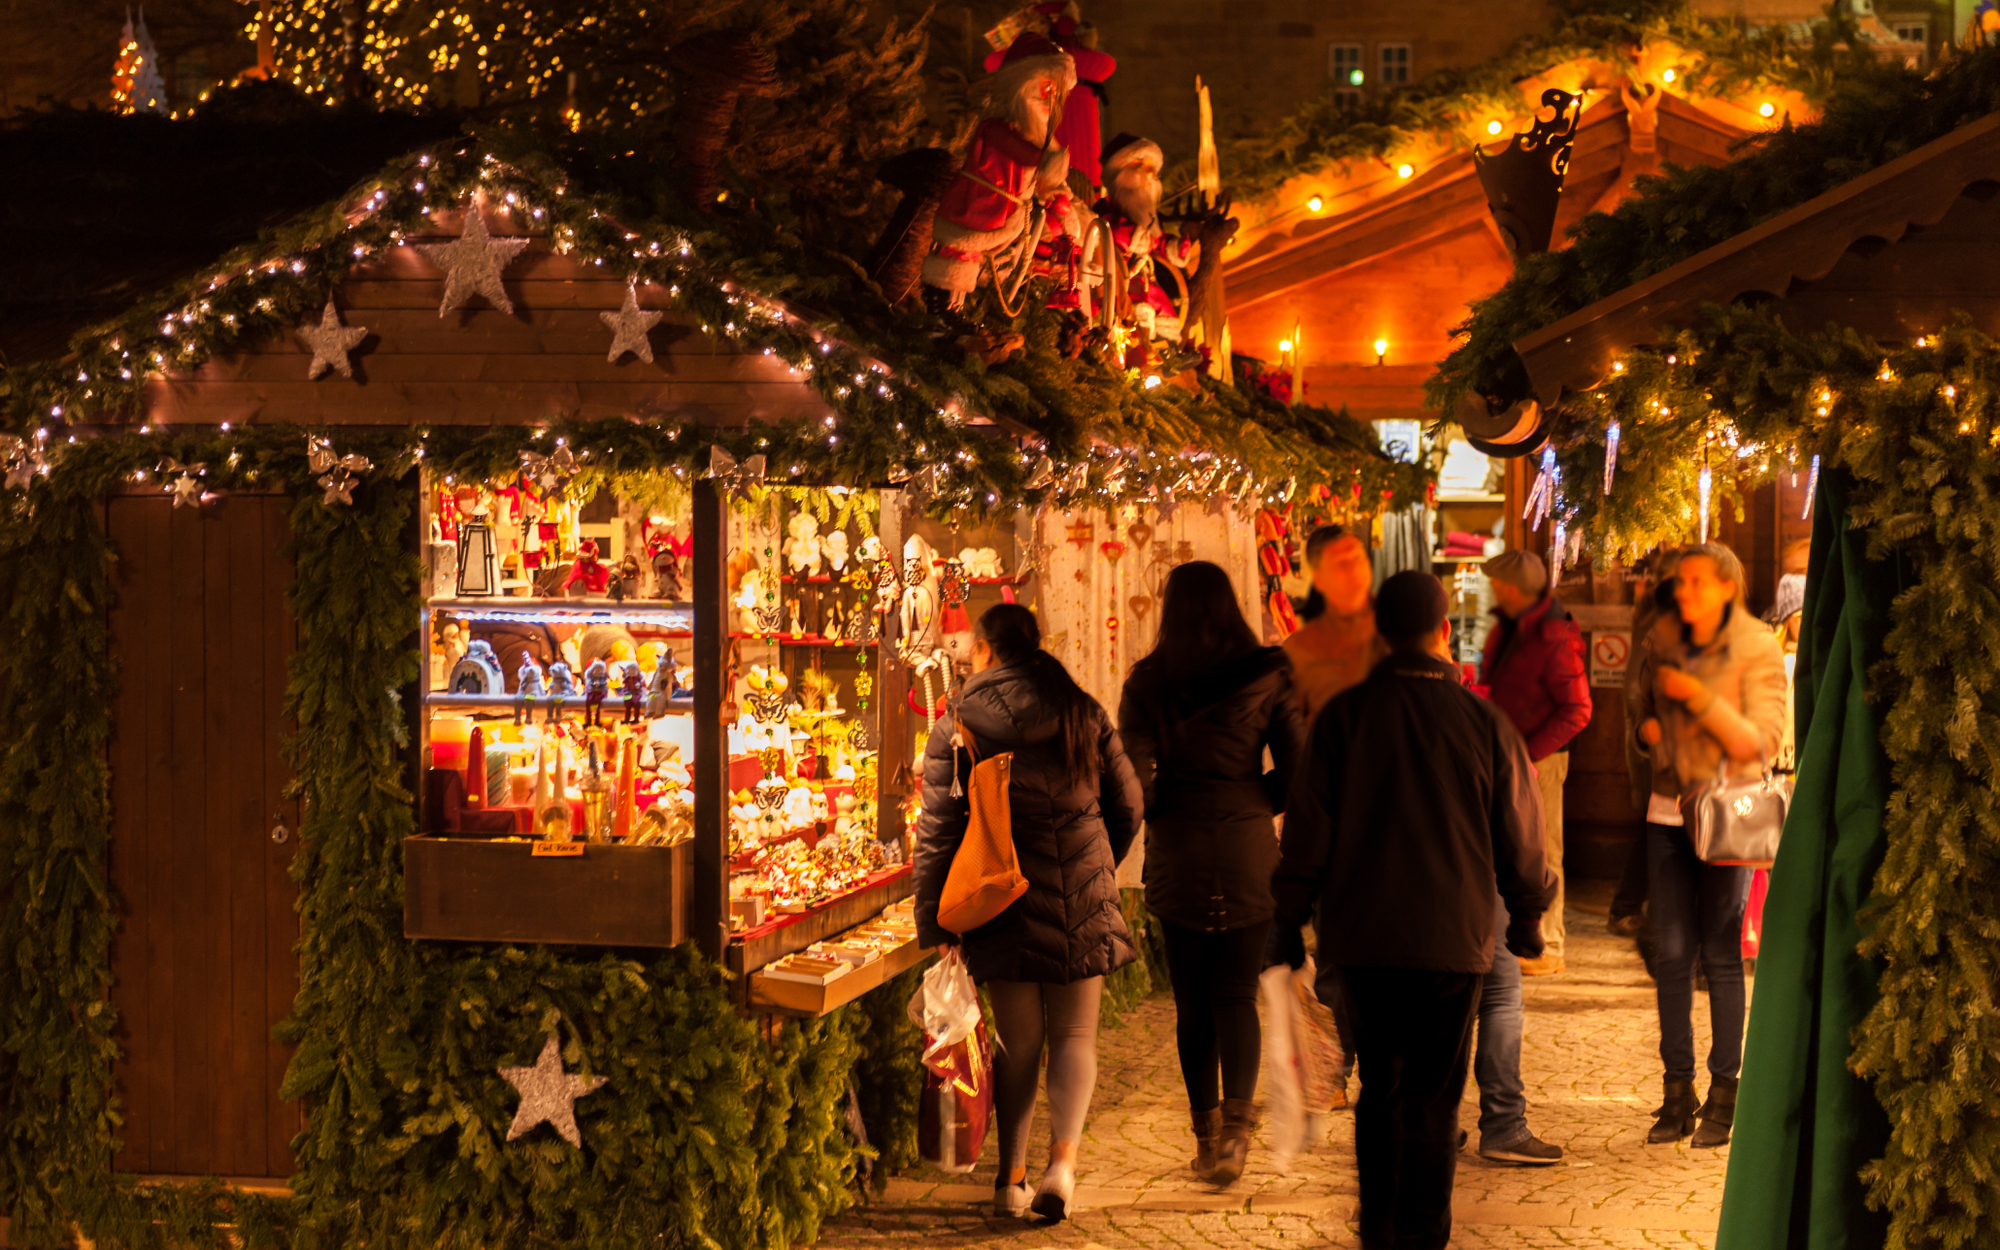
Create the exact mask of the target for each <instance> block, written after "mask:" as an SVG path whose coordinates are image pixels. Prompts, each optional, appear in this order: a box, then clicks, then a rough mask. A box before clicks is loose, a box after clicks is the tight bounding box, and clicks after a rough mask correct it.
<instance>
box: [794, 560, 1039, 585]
mask: <svg viewBox="0 0 2000 1250" xmlns="http://www.w3.org/2000/svg"><path fill="white" fill-rule="evenodd" d="M939 563H942V561H940V562H939ZM852 576H853V575H852V574H846V575H843V576H840V577H829V576H827V575H826V574H824V573H821V574H817V575H809V576H807V577H804V578H799V577H795V576H793V575H792V574H790V573H781V574H779V576H778V581H779V582H780V583H781V584H783V585H786V586H797V585H806V586H851V585H853V582H852V581H850V580H849V579H850V578H851V577H852ZM1030 576H1032V574H1031V573H1029V572H1028V571H1026V570H1023V571H1022V572H1020V573H1011V574H1003V575H1002V576H999V577H968V578H966V579H965V581H966V584H967V585H971V586H1025V585H1027V584H1028V578H1029V577H1030Z"/></svg>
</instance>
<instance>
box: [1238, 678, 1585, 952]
mask: <svg viewBox="0 0 2000 1250" xmlns="http://www.w3.org/2000/svg"><path fill="white" fill-rule="evenodd" d="M1496 888H1497V890H1498V893H1499V896H1500V898H1501V899H1504V900H1505V901H1506V904H1507V912H1508V914H1509V916H1510V917H1512V918H1513V920H1514V921H1516V922H1526V921H1527V920H1529V919H1530V918H1532V917H1536V916H1540V915H1541V914H1542V912H1543V910H1544V909H1545V908H1547V906H1548V904H1549V900H1550V899H1552V898H1554V897H1555V889H1556V881H1555V876H1554V874H1552V873H1550V872H1549V870H1548V863H1547V860H1546V858H1545V856H1544V854H1543V848H1542V802H1541V796H1540V793H1539V792H1538V791H1537V789H1536V786H1535V769H1534V765H1532V764H1530V763H1529V762H1528V750H1527V748H1526V747H1525V746H1524V745H1522V742H1521V735H1520V734H1519V733H1517V732H1515V729H1514V726H1513V725H1511V724H1509V723H1508V721H1507V717H1506V715H1505V714H1503V713H1502V712H1501V711H1500V709H1498V708H1497V707H1495V706H1493V704H1491V703H1489V702H1487V701H1486V700H1484V699H1481V698H1479V697H1478V696H1477V695H1475V694H1473V693H1472V692H1471V691H1469V690H1467V689H1466V688H1465V687H1464V686H1463V685H1461V684H1460V682H1459V674H1458V666H1457V665H1456V664H1452V663H1449V662H1447V661H1445V660H1441V659H1438V658H1437V657H1436V656H1433V655H1428V654H1422V653H1416V652H1406V651H1399V652H1396V653H1394V654H1392V655H1390V657H1389V658H1388V659H1386V660H1384V661H1382V662H1381V663H1380V664H1378V665H1376V666H1375V671H1374V672H1372V673H1370V674H1369V675H1368V680H1367V681H1364V682H1362V683H1361V684H1360V685H1358V686H1356V687H1354V688H1353V689H1351V690H1349V691H1347V693H1345V694H1342V695H1340V696H1338V697H1337V698H1335V699H1334V700H1333V701H1332V702H1331V703H1328V704H1327V705H1326V707H1325V708H1324V709H1322V710H1321V711H1320V714H1319V717H1318V719H1316V720H1314V721H1313V728H1312V738H1311V740H1310V742H1309V743H1308V744H1307V747H1306V755H1305V758H1304V760H1303V761H1302V762H1301V763H1300V765H1299V779H1298V784H1297V785H1296V786H1295V787H1294V788H1293V790H1292V798H1291V802H1290V804H1289V805H1288V806H1287V808H1286V811H1285V834H1284V839H1283V841H1282V843H1281V853H1280V856H1279V860H1278V871H1277V874H1276V876H1275V877H1274V879H1273V880H1272V883H1271V893H1272V896H1273V899H1274V901H1275V902H1276V904H1277V916H1278V922H1279V923H1280V924H1293V925H1298V924H1303V923H1305V922H1306V920H1308V919H1310V918H1312V917H1313V916H1314V913H1315V912H1317V914H1318V923H1319V942H1320V951H1321V952H1322V955H1321V958H1322V959H1323V960H1324V961H1325V962H1327V963H1329V964H1336V965H1359V966H1362V967H1389V968H1423V969H1428V970H1431V971H1435V972H1487V971H1489V970H1491V968H1492V966H1493V936H1494V919H1495V917H1494V914H1493V909H1494V907H1496V906H1497V905H1498V902H1497V901H1496V899H1495V898H1494V893H1495V890H1496Z"/></svg>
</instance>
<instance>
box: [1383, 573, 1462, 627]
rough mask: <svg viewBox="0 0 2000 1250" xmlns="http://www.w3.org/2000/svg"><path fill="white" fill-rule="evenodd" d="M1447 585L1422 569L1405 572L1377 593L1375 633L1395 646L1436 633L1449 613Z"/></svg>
mask: <svg viewBox="0 0 2000 1250" xmlns="http://www.w3.org/2000/svg"><path fill="white" fill-rule="evenodd" d="M1447 607H1448V605H1447V603H1446V600H1445V593H1444V583H1443V582H1441V581H1439V580H1438V579H1437V578H1435V577H1433V576H1432V575H1431V574H1429V573H1425V572H1423V571H1422V570H1420V569H1404V570H1403V571H1402V572H1400V573H1397V574H1395V575H1394V576H1392V577H1390V578H1389V579H1388V580H1387V581H1385V582H1383V583H1382V589H1381V590H1379V591H1377V592H1376V593H1375V630H1376V632H1377V633H1379V634H1381V635H1382V636H1383V637H1384V638H1386V639H1388V640H1389V641H1390V642H1392V643H1405V642H1414V641H1416V640H1417V639H1419V638H1422V637H1424V636H1425V635H1427V634H1431V633H1435V632H1436V631H1437V627H1438V626H1439V625H1442V624H1444V618H1445V613H1446V610H1447Z"/></svg>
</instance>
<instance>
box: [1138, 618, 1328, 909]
mask: <svg viewBox="0 0 2000 1250" xmlns="http://www.w3.org/2000/svg"><path fill="white" fill-rule="evenodd" d="M1118 733H1119V736H1120V737H1122V738H1124V740H1125V750H1126V752H1127V753H1128V754H1129V755H1130V756H1131V757H1132V768H1133V770H1134V771H1135V772H1137V773H1138V775H1139V785H1140V787H1141V788H1142V789H1143V790H1144V792H1145V795H1146V906H1147V908H1148V909H1150V910H1151V911H1152V912H1153V913H1154V914H1155V915H1158V916H1160V917H1161V918H1163V919H1165V920H1168V921H1170V922H1172V923H1174V924H1177V925H1180V926H1181V927H1182V928H1186V929H1200V930H1204V931H1206V932H1211V933H1212V932H1218V931H1221V930H1225V929H1241V928H1244V927H1246V926H1249V925H1253V924H1259V923H1261V922H1263V921H1266V920H1269V919H1270V918H1271V870H1272V869H1274V868H1276V867H1277V866H1278V834H1277V830H1276V828H1275V827H1274V826H1273V823H1272V818H1273V817H1274V816H1275V815H1276V814H1277V813H1279V812H1282V811H1284V810H1285V798H1286V796H1287V795H1289V794H1290V793H1291V788H1292V777H1293V773H1294V771H1295V767H1296V765H1297V763H1298V759H1299V753H1300V752H1301V751H1302V750H1303V749H1304V746H1305V715H1304V713H1303V712H1301V711H1300V710H1299V698H1298V693H1297V691H1296V689H1295V688H1294V686H1293V684H1292V663H1291V660H1290V659H1288V658H1287V657H1286V655H1285V653H1284V651H1283V650H1282V649H1280V648H1278V647H1262V648H1259V649H1257V650H1255V651H1252V652H1250V653H1249V654H1247V655H1243V656H1239V657H1238V658H1236V659H1233V660H1227V661H1224V662H1223V663H1221V664H1217V665H1215V666H1214V667H1212V668H1209V669H1207V670H1206V671H1204V672H1201V673H1198V674H1196V675H1195V676H1194V677H1193V678H1191V679H1189V680H1187V681H1185V682H1180V683H1177V685H1176V687H1174V688H1169V689H1162V688H1161V683H1160V682H1159V680H1158V679H1157V678H1156V677H1154V675H1153V674H1152V673H1151V672H1150V671H1149V669H1148V667H1147V666H1146V664H1145V663H1144V662H1143V661H1142V662H1141V663H1140V664H1139V666H1138V667H1136V668H1135V669H1134V670H1133V673H1132V677H1131V680H1129V681H1127V682H1126V683H1125V694H1124V698H1123V699H1122V700H1121V701H1120V703H1119V708H1118ZM1266 747H1269V748H1270V750H1271V760H1272V764H1273V768H1272V770H1271V771H1270V772H1268V773H1267V772H1265V771H1264V748H1266Z"/></svg>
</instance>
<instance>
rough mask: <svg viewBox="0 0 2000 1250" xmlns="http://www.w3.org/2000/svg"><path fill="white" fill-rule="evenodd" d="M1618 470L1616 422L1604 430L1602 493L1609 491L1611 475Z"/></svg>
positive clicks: (1608, 492)
mask: <svg viewBox="0 0 2000 1250" xmlns="http://www.w3.org/2000/svg"><path fill="white" fill-rule="evenodd" d="M1617 472H1618V423H1617V422H1616V421H1613V422H1612V423H1611V427H1610V428H1609V429H1607V430H1605V431H1604V493H1605V494H1607V495H1609V494H1610V493H1611V478H1612V475H1613V474H1615V473H1617Z"/></svg>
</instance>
